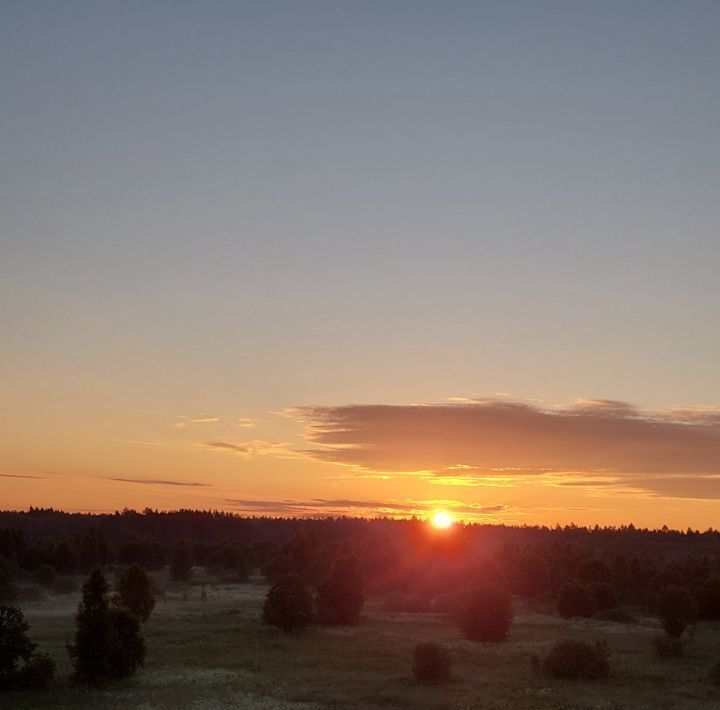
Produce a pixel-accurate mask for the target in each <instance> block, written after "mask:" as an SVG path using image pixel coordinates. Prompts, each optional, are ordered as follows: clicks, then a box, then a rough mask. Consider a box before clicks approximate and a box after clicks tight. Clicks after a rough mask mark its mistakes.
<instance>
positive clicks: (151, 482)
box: [109, 478, 211, 488]
mask: <svg viewBox="0 0 720 710" xmlns="http://www.w3.org/2000/svg"><path fill="white" fill-rule="evenodd" d="M109 480H110V481H117V482H119V483H139V484H142V485H147V486H182V487H187V488H209V487H210V485H211V484H209V483H198V482H196V481H166V480H161V479H159V478H110V479H109Z"/></svg>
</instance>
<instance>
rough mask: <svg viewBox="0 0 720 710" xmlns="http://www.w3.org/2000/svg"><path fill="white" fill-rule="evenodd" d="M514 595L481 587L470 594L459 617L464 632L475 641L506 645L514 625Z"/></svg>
mask: <svg viewBox="0 0 720 710" xmlns="http://www.w3.org/2000/svg"><path fill="white" fill-rule="evenodd" d="M512 617H513V610H512V601H511V599H510V594H509V593H508V592H507V591H506V590H505V589H503V588H500V587H479V588H477V589H474V590H472V591H471V592H469V593H468V595H467V596H466V598H465V601H464V603H463V604H462V605H461V607H460V610H459V612H458V615H457V622H458V626H459V627H460V630H461V631H462V633H463V635H464V636H465V638H466V639H469V640H471V641H503V640H504V639H505V638H507V635H508V631H509V629H510V625H511V623H512Z"/></svg>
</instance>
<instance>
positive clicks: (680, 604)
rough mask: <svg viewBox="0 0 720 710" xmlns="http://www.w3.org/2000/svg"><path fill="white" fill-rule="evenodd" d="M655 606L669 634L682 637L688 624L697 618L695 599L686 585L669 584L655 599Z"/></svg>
mask: <svg viewBox="0 0 720 710" xmlns="http://www.w3.org/2000/svg"><path fill="white" fill-rule="evenodd" d="M655 608H656V610H657V614H658V616H659V617H660V620H661V621H662V624H663V628H664V629H665V632H666V633H667V634H668V635H669V636H674V637H675V638H680V636H682V633H683V631H685V629H686V628H687V626H688V625H689V624H691V623H693V622H694V621H695V620H696V619H697V615H698V608H697V604H696V603H695V600H694V599H693V598H692V596H691V595H690V592H688V590H687V589H685V587H679V586H677V585H673V584H671V585H668V586H667V587H665V588H664V589H662V590H661V591H660V593H659V594H658V595H657V597H656V599H655Z"/></svg>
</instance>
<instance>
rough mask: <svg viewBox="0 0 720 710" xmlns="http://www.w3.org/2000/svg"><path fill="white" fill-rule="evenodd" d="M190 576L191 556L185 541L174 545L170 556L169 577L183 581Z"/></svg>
mask: <svg viewBox="0 0 720 710" xmlns="http://www.w3.org/2000/svg"><path fill="white" fill-rule="evenodd" d="M190 577H192V556H191V555H190V548H189V547H188V545H187V543H186V542H178V543H176V544H175V545H174V547H173V549H172V553H171V556H170V579H172V580H173V581H174V582H185V581H187V580H188V579H190Z"/></svg>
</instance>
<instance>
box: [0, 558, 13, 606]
mask: <svg viewBox="0 0 720 710" xmlns="http://www.w3.org/2000/svg"><path fill="white" fill-rule="evenodd" d="M16 599H17V585H16V584H15V575H14V574H13V571H12V569H11V568H10V565H9V564H8V562H7V561H6V560H4V559H2V558H0V603H12V602H14V601H15V600H16Z"/></svg>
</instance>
